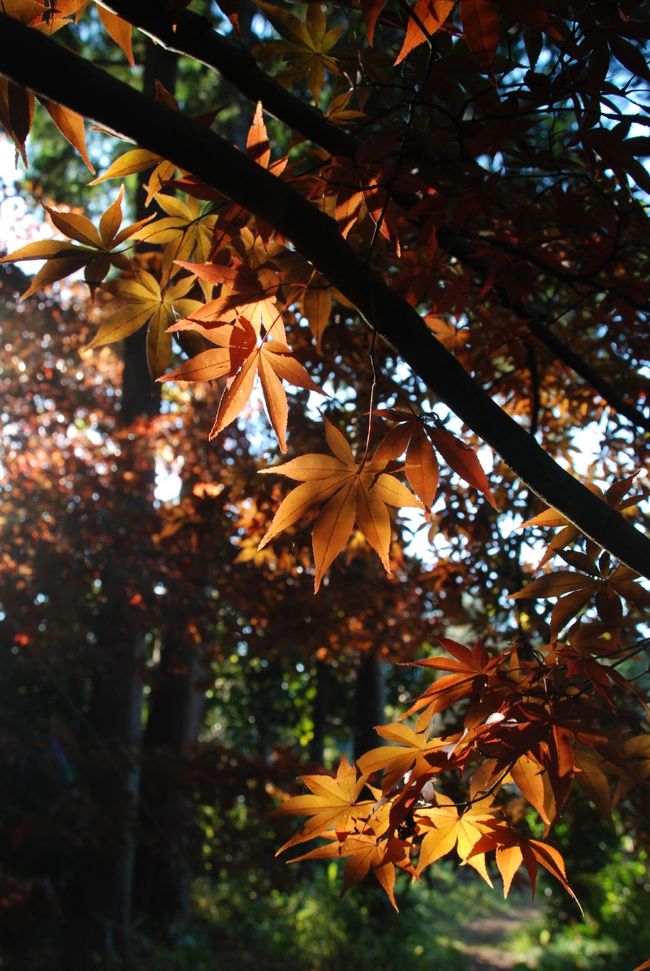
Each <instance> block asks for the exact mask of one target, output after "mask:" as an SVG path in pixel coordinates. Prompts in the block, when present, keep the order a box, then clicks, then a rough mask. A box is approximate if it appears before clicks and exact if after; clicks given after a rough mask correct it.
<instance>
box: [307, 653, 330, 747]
mask: <svg viewBox="0 0 650 971" xmlns="http://www.w3.org/2000/svg"><path fill="white" fill-rule="evenodd" d="M328 674H329V671H328V668H327V665H326V664H325V662H324V661H316V665H315V672H314V683H315V693H314V706H313V708H312V719H313V722H314V733H313V735H312V737H311V741H310V743H309V758H310V760H311V761H312V762H315V763H316V764H317V765H322V764H323V761H324V757H325V730H326V722H327V710H328V703H327V689H328V680H329V678H328Z"/></svg>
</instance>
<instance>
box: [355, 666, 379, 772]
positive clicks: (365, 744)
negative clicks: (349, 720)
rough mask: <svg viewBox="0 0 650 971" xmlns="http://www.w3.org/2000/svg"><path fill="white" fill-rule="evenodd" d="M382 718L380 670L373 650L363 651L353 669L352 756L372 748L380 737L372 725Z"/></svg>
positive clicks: (357, 755) (359, 755) (359, 754)
mask: <svg viewBox="0 0 650 971" xmlns="http://www.w3.org/2000/svg"><path fill="white" fill-rule="evenodd" d="M383 721H384V672H383V669H382V666H381V664H380V662H379V659H378V657H377V653H376V651H369V652H368V654H365V655H364V656H363V657H362V659H361V662H360V664H359V668H358V669H357V682H356V686H355V690H354V713H353V732H354V758H355V760H356V759H358V758H360V757H361V756H362V755H363V753H364V752H367V751H368V750H369V749H371V748H376V747H377V745H378V744H380V739H379V737H378V735H377V734H376V732H375V725H381V724H382V722H383Z"/></svg>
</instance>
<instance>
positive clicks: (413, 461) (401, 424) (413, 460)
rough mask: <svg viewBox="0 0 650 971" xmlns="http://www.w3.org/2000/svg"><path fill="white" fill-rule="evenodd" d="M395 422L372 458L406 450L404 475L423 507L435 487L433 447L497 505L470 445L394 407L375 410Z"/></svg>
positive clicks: (395, 455)
mask: <svg viewBox="0 0 650 971" xmlns="http://www.w3.org/2000/svg"><path fill="white" fill-rule="evenodd" d="M375 414H376V415H378V416H380V417H382V418H391V419H393V420H396V421H397V424H396V425H394V426H393V428H391V429H390V431H388V432H387V434H386V435H385V436H384V438H383V439H382V441H381V442H380V443H379V445H378V446H377V450H376V452H375V459H377V460H378V459H384V460H386V461H388V460H393V459H397V458H399V457H400V455H402V454H403V453H404V452H406V477H407V478H408V480H409V482H410V484H411V486H412V488H413V491H414V492H415V493H416V494H417V495H418V496H419V497H420V499H421V500H422V502H423V503H424V505H425V506H430V505H431V504H432V503H433V500H434V499H435V495H436V491H437V488H438V462H437V460H436V456H435V453H434V449H433V447H434V446H435V448H436V450H437V451H438V452H440V454H441V455H442V457H443V458H444V460H445V461H446V463H447V464H448V465H449V467H450V468H452V469H453V470H454V472H456V473H457V475H459V476H460V477H461V478H462V479H464V480H465V481H466V482H469V484H470V485H471V486H473V487H474V488H475V489H478V490H479V492H482V493H483V495H484V496H485V498H486V499H487V500H488V502H489V503H490V505H491V506H493V507H494V508H495V509H496V508H497V504H496V500H495V498H494V496H493V494H492V491H491V489H490V486H489V484H488V481H487V477H486V475H485V472H484V471H483V469H482V467H481V463H480V462H479V460H478V458H477V457H476V455H475V454H474V452H473V451H472V449H471V448H469V446H467V445H465V444H464V443H463V442H461V441H460V439H458V438H456V436H455V435H452V434H451V432H448V431H447V429H446V428H443V427H442V426H439V425H436V426H430V425H427V424H425V423H424V422H423V421H422V420H421V419H420V418H419V417H418V416H417V415H413V414H409V413H408V412H405V411H399V410H397V409H390V408H389V409H385V410H378V411H376V412H375Z"/></svg>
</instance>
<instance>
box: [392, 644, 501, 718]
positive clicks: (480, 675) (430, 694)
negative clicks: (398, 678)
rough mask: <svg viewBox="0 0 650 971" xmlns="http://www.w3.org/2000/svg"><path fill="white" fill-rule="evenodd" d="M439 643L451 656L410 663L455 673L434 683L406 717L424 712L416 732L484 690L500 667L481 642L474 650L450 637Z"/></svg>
mask: <svg viewBox="0 0 650 971" xmlns="http://www.w3.org/2000/svg"><path fill="white" fill-rule="evenodd" d="M438 640H439V641H440V643H441V644H442V646H443V647H444V648H445V650H446V651H448V652H449V653H450V654H451V655H452V657H451V658H446V657H430V658H426V659H425V660H423V661H412V662H409V663H410V664H412V665H413V666H414V667H421V668H436V669H437V670H442V671H452V672H453V673H452V674H448V675H444V676H443V677H442V678H438V680H437V681H434V682H433V684H431V685H430V686H429V687H428V688H427V689H426V691H424V692H423V693H422V694H421V695H420V696H419V697H418V698H417V699H416V700H415V701H414V702H413V704H412V705H411V707H410V708H409V709H408V711H406V712H405V714H404V717H407V716H408V715H412V714H414V713H415V712H416V711H420V710H421V709H424V710H423V711H422V714H421V715H420V717H419V718H418V721H417V725H416V727H417V729H418V730H419V729H424V727H425V726H426V725H427V724H428V723H429V721H430V719H431V717H432V716H433V715H435V714H436V713H437V712H439V711H444V709H445V708H448V707H450V706H451V705H453V704H456V702H458V701H460V700H461V699H462V698H466V697H468V696H469V695H471V694H474V693H475V692H477V691H480V690H481V689H483V688H485V687H486V685H487V683H488V680H489V678H490V676H491V674H492V673H493V671H494V670H495V669H496V667H498V665H499V663H500V659H499V658H498V657H497V658H490V657H489V656H488V653H487V651H486V650H485V648H484V647H483V645H482V644H481V642H480V641H479V642H478V643H477V644H476V646H475V647H474V648H473V649H470V648H469V647H466V646H465V645H464V644H459V643H458V642H457V641H453V640H451V639H450V638H448V637H439V638H438Z"/></svg>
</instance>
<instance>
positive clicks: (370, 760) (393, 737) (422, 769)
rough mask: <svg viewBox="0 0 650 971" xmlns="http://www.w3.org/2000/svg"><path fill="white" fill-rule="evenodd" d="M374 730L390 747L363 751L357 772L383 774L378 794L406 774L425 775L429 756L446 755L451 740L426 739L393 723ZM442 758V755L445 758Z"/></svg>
mask: <svg viewBox="0 0 650 971" xmlns="http://www.w3.org/2000/svg"><path fill="white" fill-rule="evenodd" d="M375 731H376V732H377V734H378V735H380V736H381V737H382V738H385V739H386V740H387V741H388V742H392V743H393V744H392V745H380V746H379V747H378V748H374V749H371V750H370V751H369V752H365V753H364V754H363V755H362V756H361V757H360V758H359V759H358V761H357V765H358V766H359V769H360V771H361V772H363V773H365V774H366V775H367V776H370V775H372V774H373V773H375V772H379V771H383V773H384V774H383V778H382V791H383V792H384V794H386V793H388V792H390V791H391V790H392V789H393V787H394V786H395V784H396V783H397V782H399V780H400V779H401V778H402V777H403V776H405V775H406V774H407V772H413V773H414V774H415V775H418V776H419V775H423V774H424V775H426V774H429V773H430V771H431V762H430V761H429V758H428V757H429V756H431V755H433V754H434V753H437V752H443V753H446V750H447V747H448V746H449V744H450V741H453V740H454V739H455V738H456V736H454V737H453V738H452V739H450V738H449V737H447V738H444V739H443V738H428V737H427V734H426V733H425V732H423V731H422V732H416V731H414V730H413V729H412V728H409V727H408V726H407V725H402V724H400V723H399V722H395V723H393V724H391V725H377V726H376V728H375ZM445 759H446V755H445Z"/></svg>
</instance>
